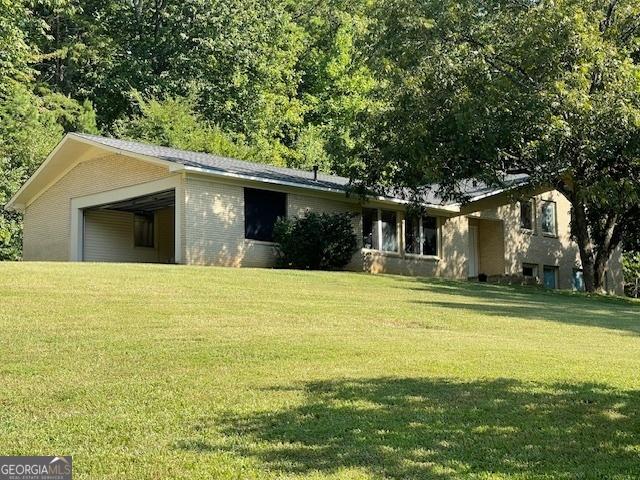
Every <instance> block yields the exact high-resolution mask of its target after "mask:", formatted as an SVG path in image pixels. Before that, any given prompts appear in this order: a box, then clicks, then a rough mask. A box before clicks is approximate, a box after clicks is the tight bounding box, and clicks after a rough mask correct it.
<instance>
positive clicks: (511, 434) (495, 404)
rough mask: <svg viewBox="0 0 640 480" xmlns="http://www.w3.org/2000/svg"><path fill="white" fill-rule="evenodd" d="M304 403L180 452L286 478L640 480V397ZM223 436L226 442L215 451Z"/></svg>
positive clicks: (401, 395) (445, 396)
mask: <svg viewBox="0 0 640 480" xmlns="http://www.w3.org/2000/svg"><path fill="white" fill-rule="evenodd" d="M304 393H305V401H304V403H303V404H302V405H300V406H296V407H294V408H291V409H285V410H277V411H272V412H266V413H258V414H253V415H247V416H242V415H228V416H223V417H222V418H217V419H215V421H214V419H210V420H209V422H210V423H207V422H205V424H204V425H205V426H204V427H203V425H202V424H201V425H198V426H197V428H194V432H193V437H192V438H189V439H185V440H182V441H181V442H179V443H178V444H177V447H178V448H180V449H186V450H191V451H197V452H204V451H226V452H229V453H232V454H234V455H239V456H244V457H250V458H253V459H256V460H258V461H259V463H261V464H263V466H264V467H265V468H267V469H268V470H271V471H272V472H273V473H275V474H277V475H283V474H306V473H311V472H314V471H318V472H321V473H336V472H340V471H341V469H344V468H357V469H360V470H364V471H366V472H368V473H370V474H373V475H375V476H380V477H385V478H443V479H448V478H458V477H469V476H476V475H477V476H482V475H490V474H497V475H498V476H500V478H502V477H503V476H517V477H518V478H522V477H527V478H532V477H535V478H540V477H544V478H567V479H568V478H571V479H573V478H636V477H635V475H637V474H638V472H640V421H639V417H638V411H639V408H640V392H639V391H618V390H611V389H610V388H609V387H607V386H604V385H597V384H536V383H521V382H518V381H515V380H506V379H501V380H492V381H475V382H467V383H461V382H455V381H450V380H445V379H435V380H432V379H386V378H372V379H363V380H353V381H331V382H329V381H327V382H317V383H309V384H307V385H305V386H304ZM210 429H211V430H210ZM214 430H215V433H214ZM220 433H221V434H222V435H223V436H224V438H225V439H226V440H223V441H222V443H217V442H213V443H212V442H211V440H209V439H210V438H212V437H217V434H220ZM482 478H485V477H482Z"/></svg>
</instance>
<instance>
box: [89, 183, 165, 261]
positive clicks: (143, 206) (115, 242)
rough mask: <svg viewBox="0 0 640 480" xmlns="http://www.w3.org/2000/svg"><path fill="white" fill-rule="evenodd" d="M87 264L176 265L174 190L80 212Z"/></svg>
mask: <svg viewBox="0 0 640 480" xmlns="http://www.w3.org/2000/svg"><path fill="white" fill-rule="evenodd" d="M83 217H84V222H83V223H84V232H83V236H84V239H83V254H82V259H83V260H84V261H87V262H140V263H174V262H175V190H167V191H163V192H157V193H152V194H149V195H144V196H141V197H135V198H130V199H126V200H122V201H118V202H114V203H109V204H106V205H100V206H97V207H91V208H87V209H84V210H83Z"/></svg>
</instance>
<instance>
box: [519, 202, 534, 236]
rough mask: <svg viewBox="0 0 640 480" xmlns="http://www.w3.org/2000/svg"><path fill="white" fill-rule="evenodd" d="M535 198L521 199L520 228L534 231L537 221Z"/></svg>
mask: <svg viewBox="0 0 640 480" xmlns="http://www.w3.org/2000/svg"><path fill="white" fill-rule="evenodd" d="M534 211H535V208H534V203H533V199H529V200H521V201H520V228H521V229H523V230H529V231H533V226H534V222H535V216H534Z"/></svg>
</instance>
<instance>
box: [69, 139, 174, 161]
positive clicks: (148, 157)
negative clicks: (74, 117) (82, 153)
mask: <svg viewBox="0 0 640 480" xmlns="http://www.w3.org/2000/svg"><path fill="white" fill-rule="evenodd" d="M67 137H71V138H73V140H75V141H78V142H81V143H86V144H87V145H91V146H92V147H97V148H101V149H103V150H107V151H108V152H111V153H116V154H118V155H124V156H125V157H133V158H137V159H138V160H143V161H145V162H150V163H155V164H156V165H160V166H163V167H168V168H169V169H171V167H172V166H173V165H174V162H170V161H169V160H163V159H161V158H158V157H153V156H151V155H143V154H141V153H136V152H132V151H130V150H125V149H123V148H117V147H112V146H110V145H105V144H104V143H101V142H96V141H95V140H91V139H88V138H84V137H81V136H80V135H76V134H75V133H68V134H67ZM65 138H66V137H65Z"/></svg>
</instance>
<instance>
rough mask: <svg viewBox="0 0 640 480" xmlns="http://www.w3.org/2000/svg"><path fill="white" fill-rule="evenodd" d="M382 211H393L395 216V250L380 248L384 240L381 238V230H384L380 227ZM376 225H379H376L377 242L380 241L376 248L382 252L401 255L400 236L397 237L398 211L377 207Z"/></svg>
mask: <svg viewBox="0 0 640 480" xmlns="http://www.w3.org/2000/svg"><path fill="white" fill-rule="evenodd" d="M383 211H385V212H388V213H393V214H394V215H395V218H396V221H395V227H396V228H395V230H396V234H395V236H396V249H395V250H384V249H383V248H382V245H383V244H384V241H383V238H382V236H383V232H384V230H383V228H382V212H383ZM378 225H379V227H378V242H379V243H380V245H378V247H379V248H378V250H380V251H381V252H384V253H395V254H398V255H401V251H402V245H401V243H400V238H399V235H398V227H399V226H400V224H399V222H398V212H397V211H396V210H387V209H385V208H379V209H378ZM400 233H402V232H400Z"/></svg>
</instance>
